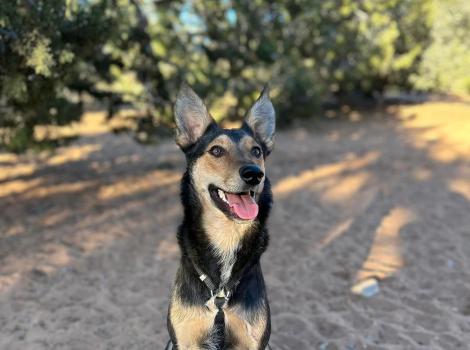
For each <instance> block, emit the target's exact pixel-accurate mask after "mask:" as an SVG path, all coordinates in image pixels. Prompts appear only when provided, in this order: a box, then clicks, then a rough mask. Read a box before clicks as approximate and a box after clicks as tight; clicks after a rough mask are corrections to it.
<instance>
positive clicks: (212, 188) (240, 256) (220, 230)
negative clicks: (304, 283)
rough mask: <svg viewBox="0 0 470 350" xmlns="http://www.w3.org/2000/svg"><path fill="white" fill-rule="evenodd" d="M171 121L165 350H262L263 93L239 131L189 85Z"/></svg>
mask: <svg viewBox="0 0 470 350" xmlns="http://www.w3.org/2000/svg"><path fill="white" fill-rule="evenodd" d="M174 114H175V123H176V143H177V145H178V146H179V147H180V148H181V150H182V151H183V152H184V154H185V156H186V161H187V169H186V172H185V173H184V175H183V177H182V180H181V201H182V205H183V208H184V218H183V222H182V224H181V225H180V226H179V228H178V233H177V239H178V244H179V247H180V250H181V260H180V265H179V268H178V271H177V274H176V278H175V282H174V285H173V289H172V293H171V298H170V304H169V308H168V318H167V321H168V322H167V324H168V331H169V334H170V342H169V343H168V346H167V349H180V350H186V349H191V350H193V349H209V350H212V349H213V350H223V349H240V350H241V349H244V350H245V349H247V350H262V349H266V348H267V347H268V346H269V345H268V340H269V337H270V333H271V319H270V310H269V304H268V299H267V294H266V288H265V282H264V279H263V274H262V271H261V266H260V257H261V255H262V254H263V252H264V251H265V250H266V248H267V246H268V231H267V229H266V221H267V218H268V215H269V212H270V209H271V205H272V192H271V186H270V182H269V180H268V178H267V177H266V170H265V160H266V157H268V155H269V154H270V153H271V151H272V150H273V146H274V131H275V111H274V107H273V104H272V103H271V101H270V98H269V92H268V89H267V88H265V89H264V90H263V91H262V93H261V94H260V96H259V98H258V100H257V101H256V102H255V103H254V104H253V106H252V107H251V109H250V110H249V112H248V114H247V117H246V118H245V120H244V122H243V125H242V126H241V127H240V128H239V129H223V128H221V127H220V126H218V125H217V123H216V122H215V121H214V119H213V118H212V117H211V115H210V114H209V112H208V110H207V108H206V106H205V105H204V103H203V101H202V100H201V99H200V98H199V97H198V96H197V94H196V93H195V92H194V91H193V90H192V89H191V88H190V87H189V86H188V85H183V86H182V87H181V89H180V91H179V93H178V96H177V99H176V103H175V106H174Z"/></svg>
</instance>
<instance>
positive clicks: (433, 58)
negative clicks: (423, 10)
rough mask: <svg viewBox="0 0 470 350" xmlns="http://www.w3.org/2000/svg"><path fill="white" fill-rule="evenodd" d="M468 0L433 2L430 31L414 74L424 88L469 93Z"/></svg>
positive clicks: (469, 17) (469, 25) (469, 32)
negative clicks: (434, 4)
mask: <svg viewBox="0 0 470 350" xmlns="http://www.w3.org/2000/svg"><path fill="white" fill-rule="evenodd" d="M469 35H470V2H468V1H466V0H448V1H440V2H436V8H435V19H434V21H433V26H432V30H431V36H432V44H431V45H430V46H429V47H428V48H427V49H426V51H425V53H424V55H423V60H422V62H421V65H420V67H419V71H418V72H417V74H416V75H414V76H413V80H414V82H415V85H416V87H417V88H419V89H423V90H438V91H443V92H455V93H467V94H468V93H470V36H469Z"/></svg>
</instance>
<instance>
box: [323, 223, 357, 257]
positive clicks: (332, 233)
mask: <svg viewBox="0 0 470 350" xmlns="http://www.w3.org/2000/svg"><path fill="white" fill-rule="evenodd" d="M352 223H353V219H352V218H349V219H346V220H343V221H341V222H340V223H339V224H337V225H335V226H334V227H333V228H332V229H330V230H329V231H328V232H327V233H326V235H325V236H324V237H323V238H322V239H321V241H320V242H318V244H317V245H316V246H315V249H317V250H321V249H323V248H325V247H327V246H328V245H329V244H330V243H331V242H333V241H334V240H335V239H336V238H338V237H340V236H342V235H343V234H344V233H345V232H346V231H347V230H348V229H349V228H350V227H351V224H352Z"/></svg>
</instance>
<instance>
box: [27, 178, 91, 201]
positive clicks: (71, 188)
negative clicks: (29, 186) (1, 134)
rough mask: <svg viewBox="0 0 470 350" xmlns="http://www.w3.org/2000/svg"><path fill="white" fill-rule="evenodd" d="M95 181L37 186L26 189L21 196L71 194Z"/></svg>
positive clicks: (36, 196)
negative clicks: (29, 189) (32, 188)
mask: <svg viewBox="0 0 470 350" xmlns="http://www.w3.org/2000/svg"><path fill="white" fill-rule="evenodd" d="M94 184H95V183H94V182H93V181H80V182H73V183H63V184H53V185H49V186H37V187H35V188H34V190H31V191H26V193H25V194H24V195H23V198H25V199H26V198H46V197H50V196H54V195H59V194H71V195H73V194H74V193H77V192H80V191H83V190H86V189H87V188H90V187H92V186H93V185H94Z"/></svg>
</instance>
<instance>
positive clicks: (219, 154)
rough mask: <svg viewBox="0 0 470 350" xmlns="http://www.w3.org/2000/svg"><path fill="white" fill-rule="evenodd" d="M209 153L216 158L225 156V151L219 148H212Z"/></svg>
mask: <svg viewBox="0 0 470 350" xmlns="http://www.w3.org/2000/svg"><path fill="white" fill-rule="evenodd" d="M209 153H210V154H212V155H213V156H214V157H216V158H220V157H222V156H223V155H224V154H225V150H224V149H223V148H222V147H220V146H213V147H212V148H211V149H210V150H209Z"/></svg>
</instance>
